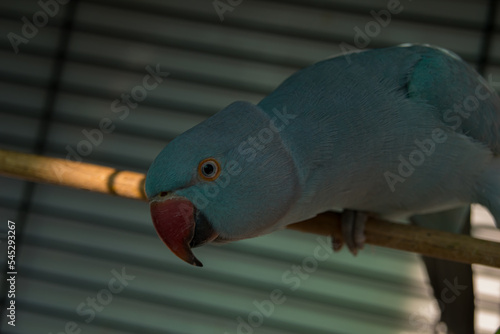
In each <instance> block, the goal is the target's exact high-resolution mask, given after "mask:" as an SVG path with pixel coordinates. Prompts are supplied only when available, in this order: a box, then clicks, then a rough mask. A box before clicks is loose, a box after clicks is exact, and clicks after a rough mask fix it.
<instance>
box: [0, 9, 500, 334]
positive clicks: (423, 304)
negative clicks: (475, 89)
mask: <svg viewBox="0 0 500 334" xmlns="http://www.w3.org/2000/svg"><path fill="white" fill-rule="evenodd" d="M61 2H63V1H61ZM222 2H223V3H227V2H226V1H222ZM42 3H54V2H51V1H46V2H43V1H42ZM233 3H237V2H233ZM387 5H388V2H387V1H378V0H377V1H368V0H356V1H348V0H332V1H323V0H311V1H305V0H283V1H278V0H275V1H254V0H244V1H241V3H240V4H239V5H236V6H232V7H231V8H232V10H231V11H226V12H225V13H224V14H223V19H224V20H223V21H221V18H220V16H219V15H218V13H217V11H216V10H215V9H214V5H213V2H211V1H202V0H186V1H164V0H161V1H160V0H144V1H132V0H121V1H117V0H102V1H90V0H87V1H84V0H80V1H77V0H73V1H71V2H70V3H68V4H65V5H62V4H60V5H59V8H58V11H57V13H56V14H55V15H54V16H53V17H50V18H49V19H48V20H47V21H48V22H47V24H46V25H44V26H43V27H40V28H39V29H38V32H37V33H36V36H34V37H32V38H29V41H28V42H27V43H21V44H19V45H18V49H19V52H18V53H15V52H14V50H13V47H12V45H11V43H10V41H9V39H8V38H7V37H6V36H7V34H8V33H10V32H13V33H16V34H18V35H20V36H22V26H23V21H22V18H23V17H26V18H28V20H32V19H33V16H34V15H37V13H39V12H40V11H43V9H42V7H41V6H40V3H39V2H38V1H33V0H18V1H15V2H14V1H12V2H3V3H0V31H1V32H2V36H4V38H2V39H1V40H0V58H1V60H2V61H1V62H0V105H1V106H2V108H0V147H2V148H7V149H13V150H18V151H23V152H36V150H37V149H36V147H42V148H43V150H42V152H41V153H43V154H44V155H48V156H56V157H64V158H68V157H69V158H70V159H73V160H74V159H77V157H76V156H75V154H74V153H72V152H75V151H77V147H78V145H79V143H81V142H82V141H83V140H88V138H87V137H86V135H85V133H87V134H88V133H96V132H95V131H94V132H92V131H93V130H94V129H99V125H100V122H101V121H102V120H103V119H104V118H108V119H110V120H111V121H112V122H113V123H112V124H113V126H114V129H113V131H111V133H107V134H103V136H102V138H101V137H99V136H98V137H94V140H95V141H96V143H97V144H95V145H92V147H91V153H90V154H88V155H87V156H79V158H81V159H82V160H83V161H85V162H89V163H96V164H102V165H108V166H113V167H117V168H122V169H131V170H136V171H140V172H146V171H147V168H148V166H149V164H150V163H151V162H152V160H153V159H154V157H155V156H156V155H157V154H158V153H159V151H160V150H161V149H162V148H163V147H164V146H165V145H166V144H167V143H168V142H169V141H170V140H172V139H173V138H175V137H176V136H177V135H179V134H181V133H182V132H184V131H185V130H187V129H189V128H191V127H192V126H194V125H196V124H198V123H199V122H201V121H203V120H204V119H206V118H207V117H209V116H211V115H213V114H214V113H216V112H217V111H218V110H220V109H222V108H223V107H225V106H226V105H228V104H229V103H231V102H233V101H236V100H246V101H250V102H253V103H257V102H258V101H260V100H261V99H262V98H263V97H264V96H266V95H267V94H268V93H270V92H271V91H272V90H273V89H274V88H276V87H277V86H278V85H279V84H280V83H281V82H282V81H283V80H284V79H286V78H287V77H288V76H290V75H291V74H292V73H294V72H295V71H297V70H298V69H300V68H302V67H304V66H307V65H310V64H312V63H314V62H317V61H319V60H322V59H325V58H327V57H331V56H333V55H336V54H339V53H341V52H342V48H341V45H342V44H341V43H348V44H350V45H354V46H356V34H357V33H356V31H359V30H361V31H365V29H366V25H367V23H368V22H371V21H374V20H376V19H375V18H374V15H377V14H376V13H379V12H380V11H381V10H385V9H387ZM400 5H401V7H402V8H403V9H402V10H401V12H400V13H398V14H393V15H392V16H391V19H390V22H389V23H388V24H387V26H386V27H380V32H379V33H378V34H376V36H373V37H370V38H369V41H366V42H367V43H366V44H367V45H366V47H367V48H376V47H386V46H392V45H395V44H400V43H405V42H412V43H429V44H435V45H439V46H442V47H445V48H448V49H450V50H452V51H454V52H456V53H458V54H459V55H460V56H462V57H463V58H464V59H465V60H466V61H467V62H469V63H470V64H471V65H473V66H477V65H478V63H479V62H480V61H485V64H484V65H485V69H486V72H485V77H487V78H490V79H491V81H492V83H493V85H494V87H495V88H496V89H500V37H499V27H498V20H497V19H496V20H495V22H493V23H494V24H493V26H492V27H491V29H490V30H487V29H486V26H487V24H486V18H487V14H488V11H489V10H490V9H489V7H488V6H489V3H488V1H465V0H458V1H451V0H438V1H430V0H419V1H410V0H408V1H403V0H402V1H401V2H400ZM71 6H75V7H74V8H75V11H74V12H73V11H71V10H70V9H71V8H72V7H71ZM497 10H500V9H497ZM373 13H375V14H373ZM71 15H73V16H71ZM499 16H500V15H498V13H495V17H496V18H497V17H499ZM68 22H71V23H72V25H71V30H70V31H67V30H66V28H67V26H68V25H67V23H68ZM358 29H359V30H358ZM65 34H67V36H69V41H68V44H67V45H66V46H65V45H64V44H63V41H64V36H65ZM485 36H486V37H488V38H485ZM485 43H486V44H485ZM485 45H489V47H485ZM485 51H486V52H487V53H485ZM60 55H64V60H63V61H62V62H61V59H60V58H58V57H59V56H60ZM57 66H62V68H61V73H60V75H59V76H57V77H55V76H54V75H55V74H57ZM157 67H158V68H159V69H160V70H161V71H162V72H165V73H166V72H168V75H166V76H165V78H164V79H163V80H162V81H161V82H159V83H158V86H157V87H156V88H155V89H153V90H151V91H148V92H147V97H146V98H145V99H144V100H143V101H140V102H137V105H136V106H135V107H132V106H130V105H127V104H126V103H125V102H123V101H122V96H123V95H122V94H128V95H130V94H131V93H132V90H133V89H134V88H135V87H137V86H140V85H142V84H143V79H144V76H145V75H146V74H148V73H149V72H148V68H149V70H152V69H153V70H156V68H157ZM54 82H55V83H57V85H56V86H54ZM496 82H498V84H495V83H496ZM54 87H57V90H56V91H54ZM51 98H54V103H53V106H52V108H51V109H50V110H49V111H50V113H48V115H49V117H48V118H47V113H46V111H47V110H46V105H47V101H48V100H50V99H51ZM115 101H118V102H115ZM120 101H122V102H120ZM117 103H118V104H117ZM125 105H127V106H128V108H125V109H121V110H122V111H119V112H118V111H117V107H116V106H121V107H123V106H125ZM44 108H45V109H44ZM126 109H128V110H127V111H125V110H126ZM44 124H47V126H48V128H47V132H46V135H45V136H42V137H41V136H40V134H43V133H44V132H43V131H40V129H41V128H43V127H44ZM0 189H1V191H0V219H1V220H2V221H1V223H0V238H2V239H0V240H1V241H2V242H1V243H0V249H1V251H0V263H1V264H2V268H5V262H6V259H7V255H6V247H4V246H5V235H3V234H4V233H6V230H7V223H6V222H7V220H8V219H10V220H14V221H16V220H17V219H20V221H18V226H20V224H23V225H24V228H22V238H21V237H20V238H19V239H18V240H20V241H19V242H20V244H18V245H17V247H18V255H17V260H18V273H19V274H18V276H17V282H16V284H17V285H16V305H17V321H16V326H15V327H12V326H9V325H8V324H7V321H6V319H7V318H5V316H4V317H3V319H2V322H1V332H2V333H30V334H31V333H59V332H64V331H65V330H66V331H68V332H70V330H71V329H73V330H75V329H81V330H82V333H85V332H86V333H112V334H114V333H226V332H227V333H237V332H238V329H239V330H240V332H244V331H245V328H246V330H247V331H249V329H248V328H249V327H248V326H249V323H252V321H253V324H256V323H257V324H259V326H251V330H253V331H254V332H255V333H273V334H278V333H280V334H281V333H283V334H284V333H318V334H321V333H364V332H370V333H384V334H386V333H418V332H421V329H422V327H421V323H415V319H420V320H422V319H424V320H425V322H426V323H429V324H430V323H432V321H433V320H434V319H435V317H436V316H437V315H436V309H435V301H434V300H433V298H432V291H431V289H430V287H429V286H428V284H427V278H426V275H425V269H424V268H423V266H422V264H421V262H420V260H419V258H418V256H416V255H414V254H408V253H402V252H398V251H393V250H388V249H383V248H378V247H367V248H366V249H365V250H364V251H363V252H362V253H361V254H360V255H359V256H357V257H355V258H354V257H352V256H351V255H350V254H348V253H347V252H346V251H343V252H340V253H338V254H333V255H331V256H330V257H329V259H328V260H327V261H325V262H321V263H320V264H319V266H318V269H317V270H315V271H314V272H313V273H311V274H310V275H308V276H307V278H300V277H299V278H297V276H293V275H292V274H287V273H289V272H290V271H291V270H292V269H291V268H293V266H297V265H301V264H302V263H303V261H305V260H306V259H307V258H308V257H310V256H312V254H313V252H314V250H315V249H316V247H320V246H321V245H322V244H324V243H327V242H328V240H327V239H326V238H323V239H319V241H318V238H317V237H316V236H313V235H306V234H300V233H297V232H293V231H281V232H276V233H273V234H271V235H267V236H264V237H260V238H255V239H250V240H244V241H240V242H236V243H232V244H228V245H224V246H219V247H217V246H204V247H202V248H200V249H196V250H195V252H196V254H197V255H198V256H199V258H201V259H202V260H203V262H204V263H205V267H204V268H203V269H199V268H192V267H190V266H188V265H186V264H185V263H183V262H182V261H179V260H178V259H177V258H176V257H175V256H174V255H173V254H171V252H170V251H169V250H168V249H167V248H166V247H165V246H164V245H163V243H162V242H161V241H160V240H159V238H158V237H157V235H156V233H155V231H154V228H153V226H152V224H151V219H150V217H149V211H148V206H147V204H146V203H142V202H137V201H132V200H128V199H123V198H114V197H109V196H105V195H101V194H95V193H89V192H85V191H79V190H74V189H66V188H59V187H54V186H49V185H44V184H37V185H35V186H34V187H33V188H32V191H27V190H26V189H29V187H27V183H26V182H24V181H20V180H14V179H9V178H3V177H0ZM26 203H29V204H28V206H26ZM26 207H28V208H29V212H25V214H23V213H21V212H20V208H26ZM474 224H475V225H474V230H473V234H474V235H477V236H479V237H484V238H492V239H494V240H497V241H499V240H500V234H499V232H498V231H497V230H496V229H495V228H494V227H493V225H492V219H491V217H490V216H488V214H487V213H485V211H484V209H482V208H480V207H478V206H474ZM2 233H3V234H2ZM2 236H3V237H2ZM474 272H475V291H476V298H477V300H476V305H477V319H478V321H477V327H478V333H480V334H482V333H491V332H493V331H494V330H495V329H496V327H498V326H500V323H499V322H500V320H499V316H498V314H499V313H500V306H499V300H500V281H499V276H500V273H499V271H498V270H494V269H489V268H485V267H480V266H475V267H474ZM116 273H119V274H121V273H125V274H124V275H122V276H121V277H122V279H123V276H125V277H128V278H129V280H125V281H124V282H125V283H124V284H126V286H123V290H122V291H120V292H119V293H112V292H110V291H111V290H112V286H111V287H110V285H109V284H110V282H111V280H112V279H113V278H116V277H117V276H116ZM0 275H1V276H0V277H1V279H2V282H3V284H4V282H5V276H6V274H5V270H4V271H2V272H1V273H0ZM127 275H128V276H127ZM132 277H133V278H132ZM115 282H116V281H115ZM297 282H299V283H297ZM296 284H300V285H299V286H298V287H297V289H295V290H293V289H292V287H296ZM275 289H279V290H281V291H282V292H283V294H284V296H285V298H286V300H285V301H284V302H283V303H282V304H279V305H275V306H274V309H273V311H272V315H270V316H269V317H267V316H262V323H261V324H260V320H259V319H260V318H258V316H255V314H256V312H257V311H258V310H259V308H258V307H259V306H256V305H267V304H266V303H265V301H266V300H269V298H270V295H271V294H272V293H273V291H274V290H275ZM2 291H3V292H5V291H6V290H5V287H4V290H2ZM102 291H104V292H102ZM106 291H108V292H106ZM109 296H111V300H109V299H106V298H107V297H108V298H109ZM5 297H6V296H5V295H2V296H0V298H2V300H3V301H5V300H6V298H5ZM89 298H90V299H92V298H95V299H96V303H98V305H97V308H96V309H93V308H92V307H91V306H89V305H90V304H89V302H88V300H89ZM99 300H101V301H103V303H100V302H99ZM105 303H107V304H106V305H104V304H105ZM81 305H83V306H82V307H81ZM79 307H80V308H79ZM261 307H262V306H261ZM92 310H94V311H93V313H92ZM98 310H99V311H98ZM260 312H262V311H260ZM269 312H270V311H269ZM264 313H265V312H264ZM92 314H93V316H92ZM252 314H253V318H252ZM4 315H5V314H4ZM412 319H413V320H412ZM68 326H69V327H68ZM72 326H76V327H72ZM495 326H496V327H495ZM67 328H69V329H70V330H67Z"/></svg>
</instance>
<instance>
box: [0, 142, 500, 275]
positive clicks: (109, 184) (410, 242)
mask: <svg viewBox="0 0 500 334" xmlns="http://www.w3.org/2000/svg"><path fill="white" fill-rule="evenodd" d="M0 175H4V176H9V177H15V178H21V179H24V180H30V181H33V182H44V183H51V184H56V185H61V186H67V187H73V188H78V189H86V190H90V191H95V192H100V193H105V194H111V195H116V196H122V197H128V198H134V199H139V200H146V196H145V194H144V180H145V178H146V176H145V175H144V174H141V173H136V172H130V171H121V170H117V169H114V168H110V167H104V166H97V165H92V164H88V163H82V162H74V161H69V160H64V159H57V158H49V157H43V156H37V155H32V154H25V153H19V152H13V151H7V150H0ZM339 218H340V216H339V214H337V213H332V212H328V213H323V214H320V215H318V216H316V217H315V218H312V219H309V220H306V221H303V222H300V223H296V224H292V225H290V226H288V228H290V229H293V230H298V231H302V232H308V233H316V234H321V235H335V236H336V238H337V237H338V236H340V235H341V234H340V219H339ZM365 235H366V243H367V244H372V245H377V246H383V247H389V248H394V249H399V250H404V251H408V252H415V253H419V254H423V255H427V256H432V257H437V258H441V259H446V260H452V261H458V262H464V263H476V264H482V265H487V266H491V267H497V268H500V244H499V243H495V242H491V241H486V240H480V239H476V238H472V237H469V236H465V235H458V234H453V233H448V232H442V231H437V230H429V229H424V228H421V227H417V226H410V225H404V224H396V223H390V222H385V221H380V220H374V219H370V220H369V221H368V222H367V223H366V228H365Z"/></svg>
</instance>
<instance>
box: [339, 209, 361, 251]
mask: <svg viewBox="0 0 500 334" xmlns="http://www.w3.org/2000/svg"><path fill="white" fill-rule="evenodd" d="M367 219H368V215H367V214H366V213H363V212H359V211H355V210H344V211H343V212H342V214H341V218H340V223H341V226H340V227H341V231H342V239H343V241H342V240H337V239H335V238H332V245H333V250H334V251H339V250H340V249H341V248H342V246H343V244H344V242H345V243H346V245H347V247H348V248H349V251H350V252H351V253H352V254H353V255H357V254H358V250H360V249H363V247H364V245H365V239H366V238H365V234H364V231H365V223H366V221H367Z"/></svg>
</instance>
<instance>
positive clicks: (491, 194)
mask: <svg viewBox="0 0 500 334" xmlns="http://www.w3.org/2000/svg"><path fill="white" fill-rule="evenodd" d="M478 195H479V199H478V203H479V204H481V205H483V206H485V207H486V208H488V210H489V211H490V213H491V214H492V216H493V218H494V219H495V225H496V226H497V228H500V157H498V158H494V159H493V162H492V163H491V165H490V166H488V168H487V169H486V170H485V171H484V173H483V175H481V179H480V181H479V189H478Z"/></svg>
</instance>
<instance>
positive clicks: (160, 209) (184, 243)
mask: <svg viewBox="0 0 500 334" xmlns="http://www.w3.org/2000/svg"><path fill="white" fill-rule="evenodd" d="M150 210H151V216H152V218H153V224H154V226H155V229H156V232H157V233H158V235H159V236H160V239H161V240H162V241H163V242H164V243H165V244H166V245H167V246H168V248H170V250H171V251H172V252H173V253H174V254H175V255H177V256H178V257H179V258H180V259H182V260H184V261H186V262H187V263H189V264H192V265H194V266H198V267H203V264H202V263H201V262H200V261H199V260H198V259H197V258H196V257H195V256H194V254H193V252H192V251H191V247H196V246H199V245H202V244H204V243H207V242H209V241H212V240H213V239H215V238H216V237H217V234H216V233H215V232H214V231H213V229H212V228H211V225H210V224H209V223H208V221H207V220H206V219H205V218H204V216H203V215H202V214H197V210H196V208H195V207H194V205H193V204H192V203H191V202H190V201H189V200H187V199H186V198H184V197H180V196H176V195H168V196H165V197H155V198H154V199H153V200H152V201H151V202H150ZM195 217H196V218H195ZM197 220H198V221H197ZM197 225H198V226H197Z"/></svg>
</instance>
